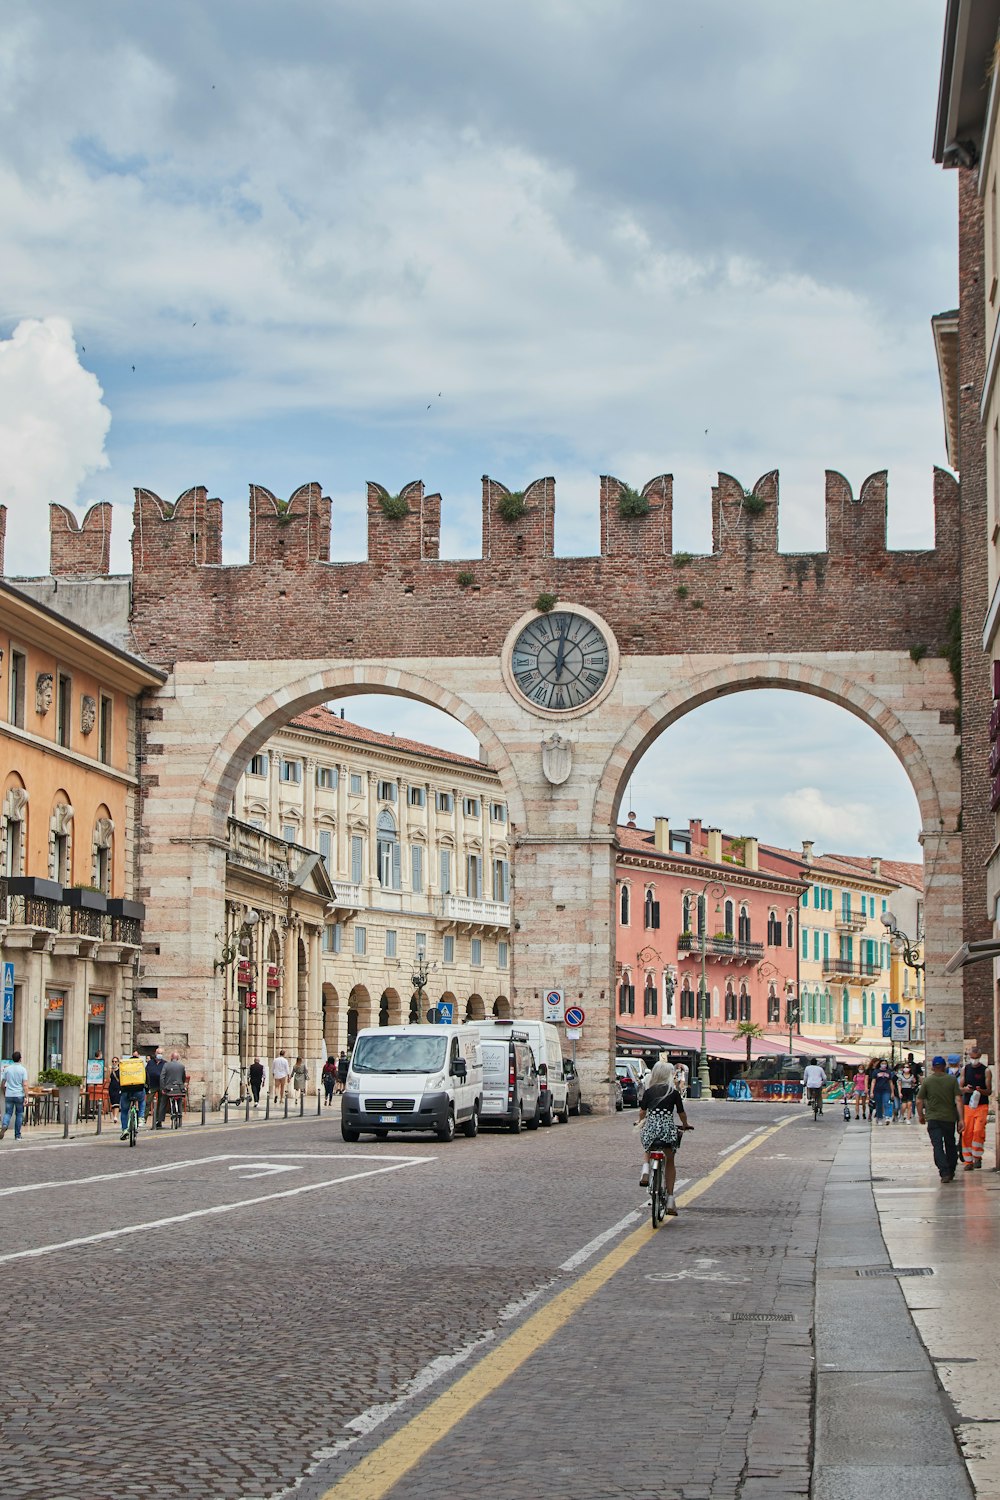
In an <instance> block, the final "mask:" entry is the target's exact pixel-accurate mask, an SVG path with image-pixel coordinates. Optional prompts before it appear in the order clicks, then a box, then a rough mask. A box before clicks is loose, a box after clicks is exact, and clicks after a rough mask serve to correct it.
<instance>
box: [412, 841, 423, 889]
mask: <svg viewBox="0 0 1000 1500" xmlns="http://www.w3.org/2000/svg"><path fill="white" fill-rule="evenodd" d="M410 888H411V890H413V891H414V892H415V893H416V894H417V895H419V894H420V893H421V892H422V891H423V888H424V850H423V845H422V844H411V845H410Z"/></svg>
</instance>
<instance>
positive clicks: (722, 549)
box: [712, 469, 778, 569]
mask: <svg viewBox="0 0 1000 1500" xmlns="http://www.w3.org/2000/svg"><path fill="white" fill-rule="evenodd" d="M712 550H713V552H714V553H715V554H716V556H725V555H732V556H739V557H741V558H742V559H743V561H744V566H745V567H746V568H751V569H752V568H753V567H754V565H755V563H756V562H757V560H758V558H759V557H760V556H762V555H763V556H776V555H777V551H778V471H777V469H771V470H770V472H769V473H767V474H762V475H761V477H760V478H759V479H758V480H757V483H756V484H755V485H754V486H753V488H752V489H746V488H745V487H744V486H743V485H742V484H740V482H739V480H738V479H735V478H734V477H733V475H732V474H723V473H721V472H720V474H719V482H718V484H716V485H713V486H712Z"/></svg>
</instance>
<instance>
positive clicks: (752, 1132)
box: [719, 1125, 768, 1158]
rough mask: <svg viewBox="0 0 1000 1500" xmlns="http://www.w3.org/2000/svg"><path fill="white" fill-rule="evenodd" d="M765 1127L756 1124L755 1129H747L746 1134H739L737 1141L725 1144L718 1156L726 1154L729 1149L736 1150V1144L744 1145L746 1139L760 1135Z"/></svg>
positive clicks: (749, 1139)
mask: <svg viewBox="0 0 1000 1500" xmlns="http://www.w3.org/2000/svg"><path fill="white" fill-rule="evenodd" d="M767 1128H768V1127H767V1126H766V1125H758V1126H757V1129H756V1130H748V1131H747V1133H746V1135H741V1136H740V1138H739V1140H738V1141H733V1143H732V1145H731V1146H727V1147H726V1149H725V1150H724V1151H720V1152H719V1156H720V1158H721V1157H723V1156H728V1155H729V1153H730V1151H735V1150H736V1148H737V1146H745V1145H746V1143H747V1141H752V1140H753V1138H754V1136H755V1135H760V1133H761V1131H762V1130H767Z"/></svg>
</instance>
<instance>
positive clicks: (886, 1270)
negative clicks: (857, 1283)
mask: <svg viewBox="0 0 1000 1500" xmlns="http://www.w3.org/2000/svg"><path fill="white" fill-rule="evenodd" d="M854 1274H855V1275H856V1276H933V1275H934V1270H933V1267H931V1266H865V1268H864V1270H862V1271H855V1273H854Z"/></svg>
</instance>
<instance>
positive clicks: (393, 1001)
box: [378, 989, 403, 1026]
mask: <svg viewBox="0 0 1000 1500" xmlns="http://www.w3.org/2000/svg"><path fill="white" fill-rule="evenodd" d="M402 1019H403V1014H402V1005H401V1003H400V999H399V992H398V991H397V990H392V989H388V990H383V991H382V994H381V996H380V997H379V1002H378V1024H379V1025H380V1026H398V1025H399V1024H400V1022H401V1021H402Z"/></svg>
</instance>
